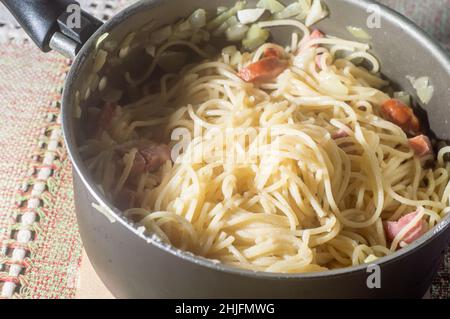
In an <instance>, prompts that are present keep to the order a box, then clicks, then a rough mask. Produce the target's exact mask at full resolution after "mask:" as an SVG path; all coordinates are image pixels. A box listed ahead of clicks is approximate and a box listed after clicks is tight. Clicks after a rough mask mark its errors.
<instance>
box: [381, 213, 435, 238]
mask: <svg viewBox="0 0 450 319" xmlns="http://www.w3.org/2000/svg"><path fill="white" fill-rule="evenodd" d="M417 214H418V212H417V211H415V212H412V213H409V214H407V215H405V216H403V217H401V218H400V219H399V220H398V221H396V222H393V221H386V222H384V228H385V231H386V236H387V238H388V239H389V240H391V241H392V240H393V239H394V238H395V237H396V236H397V235H398V233H399V232H400V231H401V230H402V229H403V228H405V227H406V226H407V225H408V224H409V223H410V222H411V221H412V220H413V218H414V217H416V215H417ZM426 231H427V225H426V223H425V221H424V220H419V221H418V222H417V223H416V224H415V225H414V226H413V227H412V228H411V229H410V230H409V231H408V232H407V233H406V234H405V235H404V236H403V238H402V241H404V242H405V243H407V244H410V243H412V242H413V241H414V240H416V239H417V238H419V237H420V236H422V235H423V234H424V233H425V232H426Z"/></svg>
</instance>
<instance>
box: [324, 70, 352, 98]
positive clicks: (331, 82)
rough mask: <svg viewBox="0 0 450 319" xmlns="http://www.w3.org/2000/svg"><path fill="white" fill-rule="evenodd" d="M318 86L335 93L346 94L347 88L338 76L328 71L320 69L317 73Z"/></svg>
mask: <svg viewBox="0 0 450 319" xmlns="http://www.w3.org/2000/svg"><path fill="white" fill-rule="evenodd" d="M319 80H320V86H321V87H322V88H323V89H324V90H325V91H329V92H332V93H333V94H335V95H340V96H342V95H347V94H348V88H347V87H346V86H345V85H344V84H343V83H342V82H341V80H340V79H339V77H338V76H337V75H335V74H333V73H330V72H324V71H321V72H320V73H319Z"/></svg>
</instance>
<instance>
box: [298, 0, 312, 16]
mask: <svg viewBox="0 0 450 319" xmlns="http://www.w3.org/2000/svg"><path fill="white" fill-rule="evenodd" d="M298 3H299V5H300V7H301V8H302V11H301V12H300V14H299V15H298V16H297V17H296V18H297V19H299V20H305V19H306V17H307V16H308V12H309V10H311V0H298Z"/></svg>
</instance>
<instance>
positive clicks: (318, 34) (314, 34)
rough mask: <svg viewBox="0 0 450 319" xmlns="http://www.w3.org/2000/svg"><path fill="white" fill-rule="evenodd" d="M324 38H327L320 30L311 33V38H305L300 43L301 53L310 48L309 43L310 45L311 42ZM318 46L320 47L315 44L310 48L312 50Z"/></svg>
mask: <svg viewBox="0 0 450 319" xmlns="http://www.w3.org/2000/svg"><path fill="white" fill-rule="evenodd" d="M324 36H325V35H324V34H323V33H322V32H320V30H318V29H314V30H313V31H312V32H311V34H310V35H309V36H307V37H304V38H303V39H302V41H300V45H299V51H300V52H301V51H303V50H304V49H305V48H307V47H308V43H309V42H310V41H311V40H315V39H321V38H323V37H324ZM318 46H319V45H318V44H314V45H312V46H310V47H311V48H317V47H318Z"/></svg>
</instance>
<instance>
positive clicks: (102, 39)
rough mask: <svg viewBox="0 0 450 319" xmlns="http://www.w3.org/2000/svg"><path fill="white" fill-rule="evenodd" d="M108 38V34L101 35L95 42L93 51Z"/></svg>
mask: <svg viewBox="0 0 450 319" xmlns="http://www.w3.org/2000/svg"><path fill="white" fill-rule="evenodd" d="M108 36H109V33H108V32H106V33H103V34H102V35H101V36H100V37H99V38H98V40H97V42H96V43H95V49H98V48H99V47H100V45H101V44H102V42H103V41H105V39H106V38H107V37H108Z"/></svg>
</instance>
